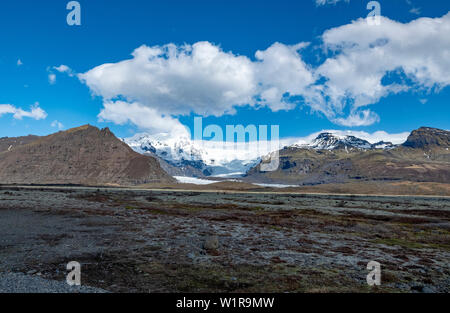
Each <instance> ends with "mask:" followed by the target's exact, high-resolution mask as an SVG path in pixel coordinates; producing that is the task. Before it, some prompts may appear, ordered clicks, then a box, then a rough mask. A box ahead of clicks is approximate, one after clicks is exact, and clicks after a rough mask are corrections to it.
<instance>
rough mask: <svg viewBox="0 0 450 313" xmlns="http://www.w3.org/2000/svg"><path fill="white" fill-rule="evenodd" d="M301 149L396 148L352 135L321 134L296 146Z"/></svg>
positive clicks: (389, 143)
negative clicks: (308, 141)
mask: <svg viewBox="0 0 450 313" xmlns="http://www.w3.org/2000/svg"><path fill="white" fill-rule="evenodd" d="M294 146H296V147H299V148H307V149H316V150H337V149H346V150H352V149H358V150H371V149H391V148H393V147H395V145H394V144H392V143H391V142H384V141H380V142H377V143H374V144H372V143H370V142H369V141H367V140H364V139H361V138H357V137H355V136H351V135H346V136H342V135H337V134H333V133H328V132H325V133H321V134H319V135H318V136H317V137H316V138H315V139H314V140H313V141H312V142H311V143H308V144H302V145H294Z"/></svg>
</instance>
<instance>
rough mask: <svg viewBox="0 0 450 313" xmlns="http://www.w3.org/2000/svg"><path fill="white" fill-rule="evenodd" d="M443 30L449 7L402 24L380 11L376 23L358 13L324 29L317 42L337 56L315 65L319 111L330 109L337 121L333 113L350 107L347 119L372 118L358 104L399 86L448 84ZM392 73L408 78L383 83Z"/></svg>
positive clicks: (449, 44)
mask: <svg viewBox="0 0 450 313" xmlns="http://www.w3.org/2000/svg"><path fill="white" fill-rule="evenodd" d="M449 30H450V13H449V14H447V15H445V16H443V17H442V18H435V19H432V18H419V19H417V20H414V21H412V22H410V23H406V24H402V23H399V22H395V21H392V20H390V19H388V18H385V17H382V18H381V25H379V26H371V25H368V23H367V21H366V20H365V19H359V20H357V21H355V22H353V23H352V24H349V25H344V26H341V27H336V28H333V29H331V30H328V31H326V32H325V33H324V35H323V37H322V38H323V42H324V44H325V46H326V47H327V48H328V49H330V50H333V51H335V52H337V56H335V57H331V58H328V59H327V60H326V61H325V62H324V63H323V64H322V65H320V66H319V67H318V69H317V70H316V73H317V74H318V75H320V76H322V77H323V78H324V79H325V80H326V82H325V83H324V84H323V85H322V87H323V89H322V91H321V92H322V94H323V95H324V97H326V98H327V100H328V101H327V104H326V108H322V109H324V111H323V112H324V113H325V112H330V111H331V112H332V115H330V114H328V117H329V118H330V117H331V119H333V120H336V121H340V122H342V121H344V120H343V118H342V117H339V116H338V115H340V114H343V113H342V112H343V110H344V109H345V108H350V115H349V116H348V117H347V118H348V119H349V121H356V120H357V118H356V119H355V117H364V116H366V117H367V118H366V119H367V120H371V121H376V120H377V119H376V118H374V115H373V114H370V113H365V112H367V110H362V109H361V107H364V106H367V105H370V104H374V103H377V102H378V101H379V100H380V98H382V97H386V96H387V95H389V94H395V93H399V92H403V91H405V90H417V89H427V90H440V89H441V88H443V87H446V86H448V85H449V84H450V37H449V36H447V33H448V31H449ZM392 73H394V74H397V75H398V74H400V75H404V76H406V79H407V80H409V81H410V82H409V83H402V84H398V83H392V84H386V83H383V79H384V78H385V77H386V76H387V75H389V74H392ZM326 109H328V110H326ZM333 115H337V118H333ZM371 116H372V117H371ZM341 124H344V125H346V124H345V123H341ZM350 124H352V123H351V122H350V123H349V125H350ZM353 124H356V125H357V124H359V123H358V122H355V123H353ZM364 124H365V123H363V124H362V125H364Z"/></svg>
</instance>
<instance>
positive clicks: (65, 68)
mask: <svg viewBox="0 0 450 313" xmlns="http://www.w3.org/2000/svg"><path fill="white" fill-rule="evenodd" d="M53 69H54V70H56V71H58V72H60V73H66V74H67V75H69V76H70V77H73V76H74V75H75V74H74V72H73V71H72V69H71V68H70V67H68V66H67V65H64V64H61V65H60V66H53Z"/></svg>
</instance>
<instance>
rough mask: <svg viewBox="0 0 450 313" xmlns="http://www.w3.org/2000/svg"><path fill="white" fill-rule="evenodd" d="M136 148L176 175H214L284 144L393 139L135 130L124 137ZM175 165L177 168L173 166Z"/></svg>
mask: <svg viewBox="0 0 450 313" xmlns="http://www.w3.org/2000/svg"><path fill="white" fill-rule="evenodd" d="M123 140H124V141H125V142H126V143H127V144H128V145H129V146H130V147H131V148H132V149H133V150H135V151H136V152H139V153H143V154H146V153H147V154H153V155H156V156H158V157H159V158H160V159H162V160H163V161H164V162H166V163H167V164H169V165H167V164H161V165H162V167H163V168H164V169H165V170H166V171H167V172H169V173H170V174H171V175H174V176H194V177H201V176H215V177H237V176H241V175H243V174H245V173H246V172H247V171H248V170H249V169H250V168H252V167H254V166H256V165H257V164H259V162H260V161H261V158H262V157H263V156H265V155H267V154H269V153H270V152H273V151H276V150H279V149H281V148H282V146H289V147H295V148H304V149H316V150H335V149H345V150H347V151H351V150H354V149H357V150H371V149H391V148H393V147H395V145H393V144H392V143H390V142H384V141H380V142H377V143H374V144H372V143H370V142H369V141H367V140H364V139H360V138H357V137H355V136H351V135H338V134H334V133H331V132H323V133H320V134H319V135H318V136H317V137H316V138H315V139H313V140H312V141H311V142H309V143H304V142H302V144H293V142H292V140H290V141H287V142H283V143H284V145H281V146H278V147H276V146H274V145H270V144H268V143H261V142H259V143H258V142H256V143H227V142H214V141H206V140H204V141H196V140H191V139H190V138H188V137H178V138H174V137H169V138H164V137H155V136H152V135H148V134H136V135H135V136H133V137H131V138H126V139H123ZM173 167H175V169H176V170H175V171H174V170H173V169H174V168H173Z"/></svg>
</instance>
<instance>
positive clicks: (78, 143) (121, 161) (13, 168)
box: [0, 125, 173, 185]
mask: <svg viewBox="0 0 450 313" xmlns="http://www.w3.org/2000/svg"><path fill="white" fill-rule="evenodd" d="M11 139H12V138H10V140H11ZM30 141H31V142H29V143H27V144H23V145H16V146H14V145H13V147H12V148H11V149H9V150H8V149H6V150H4V149H2V150H0V151H2V152H0V183H2V184H11V183H17V184H87V185H97V184H100V185H104V184H119V185H136V184H144V183H150V182H171V181H173V178H172V177H170V176H169V175H168V174H167V173H166V172H164V171H163V170H162V169H161V167H160V165H159V162H158V161H157V160H156V159H155V158H153V157H150V156H144V155H141V154H138V153H136V152H134V151H133V150H132V149H131V148H130V147H128V146H127V145H126V144H125V143H123V142H122V141H120V140H119V139H117V138H116V137H115V136H114V134H113V133H111V131H110V130H109V129H108V128H105V129H102V130H99V129H98V128H96V127H93V126H90V125H85V126H81V127H78V128H73V129H69V130H67V131H64V132H58V133H55V134H52V135H49V136H46V137H37V139H36V140H30ZM5 146H6V145H5Z"/></svg>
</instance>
